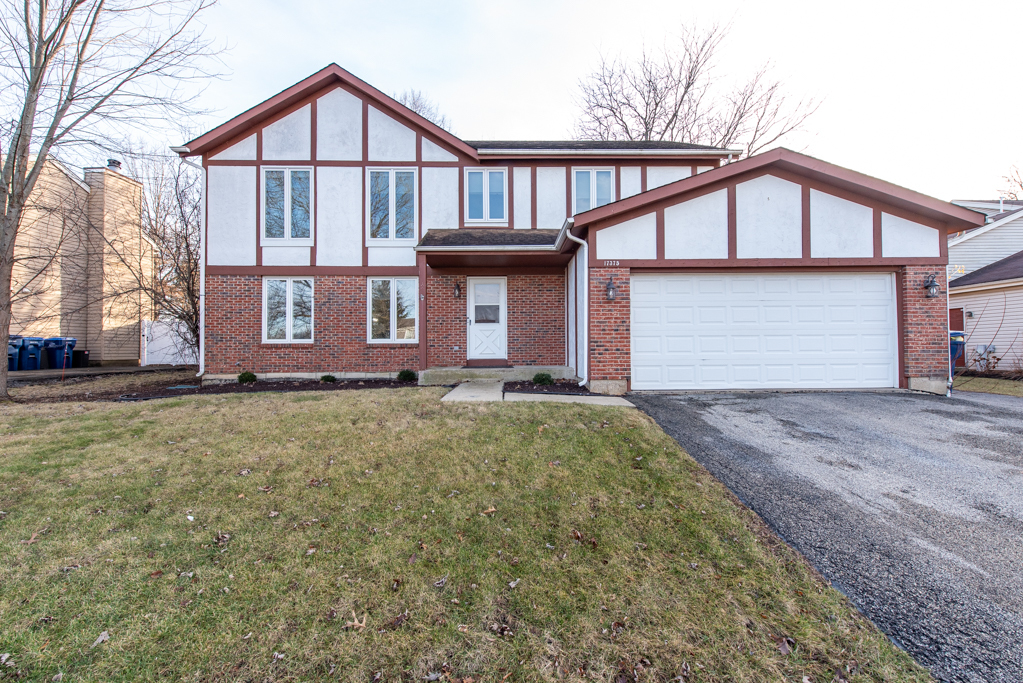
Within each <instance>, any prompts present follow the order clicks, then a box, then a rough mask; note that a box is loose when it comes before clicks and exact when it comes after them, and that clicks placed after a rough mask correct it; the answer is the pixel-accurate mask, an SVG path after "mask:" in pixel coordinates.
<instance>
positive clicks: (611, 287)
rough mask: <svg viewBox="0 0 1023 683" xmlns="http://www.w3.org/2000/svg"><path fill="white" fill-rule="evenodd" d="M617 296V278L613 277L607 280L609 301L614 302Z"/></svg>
mask: <svg viewBox="0 0 1023 683" xmlns="http://www.w3.org/2000/svg"><path fill="white" fill-rule="evenodd" d="M616 296H618V288H617V287H615V278H614V275H612V276H610V277H608V278H607V300H608V301H614V300H615V297H616Z"/></svg>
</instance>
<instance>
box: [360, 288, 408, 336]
mask: <svg viewBox="0 0 1023 683" xmlns="http://www.w3.org/2000/svg"><path fill="white" fill-rule="evenodd" d="M418 309H419V280H417V279H416V278H402V277H388V278H370V279H369V341H371V342H399V343H406V342H414V341H416V339H417V338H418V331H417V325H416V318H417V317H418V313H419V310H418Z"/></svg>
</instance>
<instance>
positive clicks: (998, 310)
mask: <svg viewBox="0 0 1023 683" xmlns="http://www.w3.org/2000/svg"><path fill="white" fill-rule="evenodd" d="M948 307H949V308H962V309H963V313H964V317H963V320H964V321H965V322H966V330H965V331H966V359H967V361H968V362H970V364H971V365H972V361H973V360H974V359H975V358H976V351H977V346H981V345H983V346H987V345H989V344H994V347H995V350H994V355H995V356H996V357H998V358H1001V360H1000V361H999V362H998V365H997V366H996V368H997V369H999V370H1011V369H1012V368H1014V367H1016V368H1018V367H1021V366H1023V284H1021V285H1017V286H1015V287H1001V288H999V289H989V290H982V291H977V292H966V293H963V294H957V293H956V289H955V288H952V289H951V290H950V291H949V297H948ZM967 311H969V312H971V313H973V317H972V318H970V317H969V316H966V315H965V314H966V312H967Z"/></svg>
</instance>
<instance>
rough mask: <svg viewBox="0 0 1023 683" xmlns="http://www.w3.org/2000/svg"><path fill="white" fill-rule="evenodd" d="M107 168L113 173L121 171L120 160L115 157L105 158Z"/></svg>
mask: <svg viewBox="0 0 1023 683" xmlns="http://www.w3.org/2000/svg"><path fill="white" fill-rule="evenodd" d="M107 170H108V171H113V172H114V173H120V172H121V162H120V161H118V160H117V159H107Z"/></svg>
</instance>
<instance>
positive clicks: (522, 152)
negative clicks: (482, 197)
mask: <svg viewBox="0 0 1023 683" xmlns="http://www.w3.org/2000/svg"><path fill="white" fill-rule="evenodd" d="M476 152H477V153H478V154H479V155H481V156H502V155H507V156H551V155H554V154H564V155H570V156H599V157H614V156H629V157H634V156H651V157H661V156H664V157H731V156H732V155H734V154H739V153H740V152H739V150H732V149H529V148H522V149H492V148H487V147H483V148H480V149H477V150H476Z"/></svg>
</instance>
